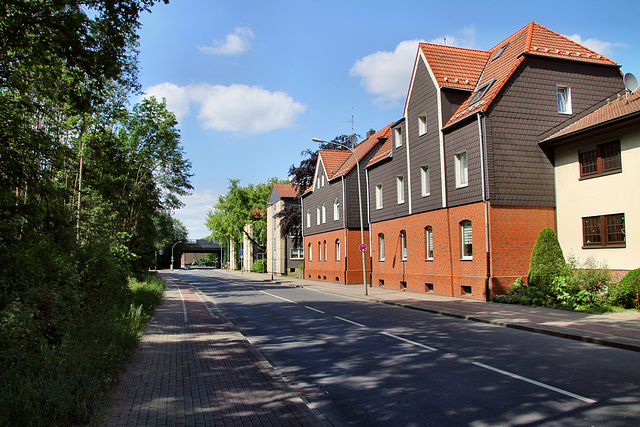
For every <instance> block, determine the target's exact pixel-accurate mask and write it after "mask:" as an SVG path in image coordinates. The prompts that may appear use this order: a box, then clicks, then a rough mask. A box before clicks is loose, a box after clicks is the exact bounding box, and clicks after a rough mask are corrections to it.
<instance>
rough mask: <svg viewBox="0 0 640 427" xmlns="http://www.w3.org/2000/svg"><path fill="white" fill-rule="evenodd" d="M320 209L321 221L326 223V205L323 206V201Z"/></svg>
mask: <svg viewBox="0 0 640 427" xmlns="http://www.w3.org/2000/svg"><path fill="white" fill-rule="evenodd" d="M321 211H322V223H323V224H326V223H327V207H326V206H325V204H324V203H323V204H322V207H321Z"/></svg>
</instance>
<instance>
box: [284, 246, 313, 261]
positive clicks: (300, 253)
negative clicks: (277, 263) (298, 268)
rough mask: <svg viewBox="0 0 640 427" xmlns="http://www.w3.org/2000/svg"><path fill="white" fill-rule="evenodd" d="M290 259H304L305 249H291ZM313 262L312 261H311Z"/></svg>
mask: <svg viewBox="0 0 640 427" xmlns="http://www.w3.org/2000/svg"><path fill="white" fill-rule="evenodd" d="M289 258H291V259H304V249H302V248H291V251H290V253H289ZM309 261H311V260H309Z"/></svg>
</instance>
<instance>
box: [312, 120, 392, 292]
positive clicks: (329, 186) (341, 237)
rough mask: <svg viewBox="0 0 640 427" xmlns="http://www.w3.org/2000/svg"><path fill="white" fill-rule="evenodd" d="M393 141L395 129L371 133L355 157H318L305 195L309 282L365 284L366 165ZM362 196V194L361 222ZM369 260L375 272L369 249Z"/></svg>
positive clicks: (327, 153)
mask: <svg viewBox="0 0 640 427" xmlns="http://www.w3.org/2000/svg"><path fill="white" fill-rule="evenodd" d="M389 137H390V126H386V127H384V128H383V129H381V130H379V131H378V132H375V131H370V132H368V133H367V138H366V139H365V140H364V141H362V142H360V143H359V144H358V145H356V146H355V147H354V148H353V150H354V153H355V156H354V155H353V154H352V153H351V152H350V151H347V150H320V151H319V152H318V160H317V164H316V170H315V176H314V179H313V185H312V186H311V187H310V188H309V189H307V190H306V191H305V193H304V194H303V195H302V222H303V226H302V228H303V235H304V249H305V256H306V259H305V269H304V276H305V278H307V279H312V280H323V281H331V282H338V283H348V284H350V283H362V280H363V271H362V269H363V262H362V252H361V250H360V245H361V243H362V242H361V240H362V239H361V224H362V225H363V227H362V228H363V230H364V236H365V237H364V238H365V242H368V241H369V234H368V224H367V218H366V200H367V198H366V191H367V185H366V182H365V171H364V166H365V165H366V164H367V162H368V161H369V160H370V159H371V158H372V156H373V155H374V154H375V153H376V151H377V149H378V148H379V147H380V146H381V145H382V144H383V143H384V141H386V140H387V139H388V138H389ZM356 159H357V161H356ZM358 164H359V165H360V176H361V177H360V178H361V179H360V181H361V182H360V188H358V168H357V167H356V166H357V165H358ZM359 194H361V195H362V210H363V216H362V218H361V217H360V208H359ZM361 219H362V222H361ZM365 259H366V261H367V262H368V263H369V267H367V269H368V270H370V254H369V251H368V249H367V250H365Z"/></svg>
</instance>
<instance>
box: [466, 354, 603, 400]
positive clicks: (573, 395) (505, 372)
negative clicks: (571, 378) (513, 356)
mask: <svg viewBox="0 0 640 427" xmlns="http://www.w3.org/2000/svg"><path fill="white" fill-rule="evenodd" d="M471 363H473V364H474V365H476V366H479V367H481V368H485V369H489V370H490V371H494V372H497V373H499V374H502V375H506V376H509V377H511V378H515V379H517V380H521V381H525V382H528V383H529V384H533V385H537V386H539V387H543V388H546V389H548V390H551V391H555V392H557V393H560V394H564V395H565V396H569V397H573V398H574V399H578V400H582V401H583V402H586V403H596V401H595V400H593V399H589V398H588V397H583V396H580V395H578V394H575V393H571V392H570V391H566V390H562V389H560V388H557V387H553V386H550V385H548V384H545V383H541V382H539V381H536V380H532V379H529V378H526V377H522V376H520V375H517V374H512V373H511V372H507V371H503V370H502V369H498V368H494V367H493V366H489V365H485V364H484V363H479V362H471Z"/></svg>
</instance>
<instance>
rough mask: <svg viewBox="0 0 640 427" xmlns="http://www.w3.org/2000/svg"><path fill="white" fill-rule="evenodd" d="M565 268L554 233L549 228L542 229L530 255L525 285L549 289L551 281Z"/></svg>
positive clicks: (560, 249)
mask: <svg viewBox="0 0 640 427" xmlns="http://www.w3.org/2000/svg"><path fill="white" fill-rule="evenodd" d="M565 268H566V266H565V260H564V255H563V254H562V248H561V247H560V243H559V242H558V236H556V232H555V231H553V229H552V228H549V227H545V228H543V229H542V230H541V231H540V233H539V234H538V239H537V240H536V244H535V245H534V247H533V251H532V253H531V260H530V261H529V274H528V276H527V283H528V284H529V286H537V287H539V288H546V287H549V286H551V283H552V282H553V279H554V278H555V277H556V276H558V275H561V274H562V272H563V270H564V269H565Z"/></svg>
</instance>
